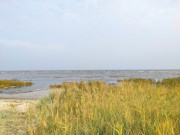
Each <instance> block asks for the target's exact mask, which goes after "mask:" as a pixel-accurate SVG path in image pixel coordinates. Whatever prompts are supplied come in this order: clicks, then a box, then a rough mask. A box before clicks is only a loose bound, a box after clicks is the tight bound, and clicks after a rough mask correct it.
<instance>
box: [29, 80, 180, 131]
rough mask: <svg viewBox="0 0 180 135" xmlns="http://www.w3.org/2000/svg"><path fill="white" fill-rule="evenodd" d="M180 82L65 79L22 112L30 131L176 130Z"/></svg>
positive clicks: (178, 119) (177, 125)
mask: <svg viewBox="0 0 180 135" xmlns="http://www.w3.org/2000/svg"><path fill="white" fill-rule="evenodd" d="M170 81H172V80H171V79H170ZM179 83H180V82H179V81H176V82H175V83H169V81H167V82H166V81H162V82H161V83H160V82H159V83H154V81H150V80H144V79H136V80H129V81H128V80H125V81H121V82H120V83H119V84H117V85H107V84H106V83H104V82H98V81H97V82H93V81H91V82H80V83H77V82H71V83H64V84H62V85H59V86H58V87H59V89H57V90H54V91H53V92H52V93H50V95H49V96H48V97H44V98H43V99H41V100H40V102H39V103H38V104H37V105H36V107H34V108H31V109H30V110H29V111H28V112H27V116H28V125H27V129H28V132H29V134H31V135H34V134H37V135H45V134H47V135H49V134H53V135H61V134H67V135H71V134H77V135H89V134H90V135H91V134H92V135H93V134H99V135H111V134H114V135H116V134H118V135H122V134H124V135H133V134H136V135H145V134H146V135H156V134H158V135H174V134H180V128H179V125H180V110H179V107H180V86H179ZM164 84H166V85H164ZM171 85H173V87H171Z"/></svg>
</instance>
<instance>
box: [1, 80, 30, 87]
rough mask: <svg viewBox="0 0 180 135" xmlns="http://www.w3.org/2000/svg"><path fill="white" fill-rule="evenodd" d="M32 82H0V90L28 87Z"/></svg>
mask: <svg viewBox="0 0 180 135" xmlns="http://www.w3.org/2000/svg"><path fill="white" fill-rule="evenodd" d="M30 85H32V82H21V81H18V80H0V88H10V87H23V86H30Z"/></svg>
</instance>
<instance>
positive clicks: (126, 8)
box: [0, 0, 180, 70]
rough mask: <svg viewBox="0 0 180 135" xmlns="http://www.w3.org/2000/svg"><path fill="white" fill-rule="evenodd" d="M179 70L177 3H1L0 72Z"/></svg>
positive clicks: (168, 0)
mask: <svg viewBox="0 0 180 135" xmlns="http://www.w3.org/2000/svg"><path fill="white" fill-rule="evenodd" d="M125 69H127V70H131V69H136V70H138V69H180V0H26V1H25V0H0V70H125Z"/></svg>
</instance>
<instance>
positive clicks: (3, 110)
mask: <svg viewBox="0 0 180 135" xmlns="http://www.w3.org/2000/svg"><path fill="white" fill-rule="evenodd" d="M32 103H33V101H22V100H3V99H1V100H0V135H25V134H28V133H27V131H26V115H25V112H26V110H27V109H28V107H29V106H30V105H31V104H32Z"/></svg>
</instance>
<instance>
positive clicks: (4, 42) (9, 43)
mask: <svg viewBox="0 0 180 135" xmlns="http://www.w3.org/2000/svg"><path fill="white" fill-rule="evenodd" d="M0 45H1V46H5V47H6V46H7V47H15V48H23V49H32V50H52V51H59V50H63V49H64V48H65V46H62V45H54V44H51V45H39V44H35V43H30V42H26V41H21V40H7V39H0Z"/></svg>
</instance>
